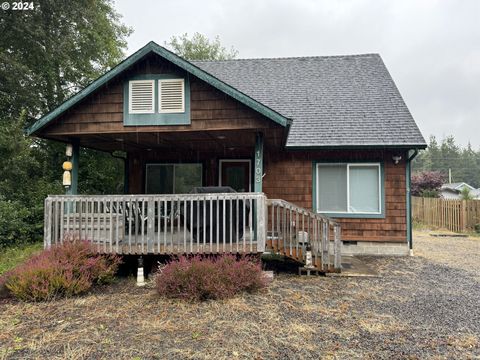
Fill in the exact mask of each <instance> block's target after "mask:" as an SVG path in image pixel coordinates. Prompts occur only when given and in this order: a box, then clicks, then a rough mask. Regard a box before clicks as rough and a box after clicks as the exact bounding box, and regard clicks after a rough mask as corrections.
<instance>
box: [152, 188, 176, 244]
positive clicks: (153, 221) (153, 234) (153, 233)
mask: <svg viewBox="0 0 480 360" xmlns="http://www.w3.org/2000/svg"><path fill="white" fill-rule="evenodd" d="M147 207H148V208H147V252H153V241H154V238H155V201H154V199H153V197H152V196H149V197H148V201H147ZM172 211H173V202H172ZM172 226H173V224H172Z"/></svg>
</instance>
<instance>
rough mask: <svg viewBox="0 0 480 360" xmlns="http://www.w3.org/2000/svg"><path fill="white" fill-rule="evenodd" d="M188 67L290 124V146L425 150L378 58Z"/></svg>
mask: <svg viewBox="0 0 480 360" xmlns="http://www.w3.org/2000/svg"><path fill="white" fill-rule="evenodd" d="M192 63H193V64H195V65H196V66H198V67H199V68H201V69H202V70H204V71H206V72H208V73H210V74H212V75H213V76H215V77H217V78H218V79H220V80H222V81H223V82H225V83H227V84H229V85H231V86H233V87H235V88H236V89H238V90H240V91H241V92H243V93H244V94H246V95H248V96H250V97H251V98H253V99H255V100H256V101H258V102H260V103H262V104H264V105H266V106H268V107H269V108H271V109H272V110H274V111H276V112H278V113H279V114H281V115H283V116H285V117H287V118H289V119H291V120H292V125H291V129H290V132H289V135H288V140H287V146H288V147H304V146H305V147H335V146H406V147H408V146H419V147H424V146H425V145H426V143H425V140H424V138H423V136H422V134H421V133H420V130H419V129H418V127H417V125H416V123H415V121H414V120H413V117H412V115H411V114H410V112H409V110H408V108H407V106H406V105H405V103H404V101H403V99H402V97H401V95H400V93H399V91H398V89H397V87H396V86H395V83H394V82H393V80H392V78H391V76H390V74H389V73H388V70H387V68H386V67H385V65H384V63H383V61H382V59H381V58H380V56H379V55H377V54H365V55H347V56H325V57H301V58H278V59H243V60H225V61H192Z"/></svg>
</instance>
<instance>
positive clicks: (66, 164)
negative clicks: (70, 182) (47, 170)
mask: <svg viewBox="0 0 480 360" xmlns="http://www.w3.org/2000/svg"><path fill="white" fill-rule="evenodd" d="M62 169H63V170H65V171H70V170H72V163H71V162H70V161H64V162H63V164H62Z"/></svg>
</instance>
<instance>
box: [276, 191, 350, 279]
mask: <svg viewBox="0 0 480 360" xmlns="http://www.w3.org/2000/svg"><path fill="white" fill-rule="evenodd" d="M267 219H268V224H267V241H266V251H268V252H270V253H273V254H278V255H283V256H285V257H288V258H290V259H293V260H295V261H298V262H299V263H300V264H303V265H305V263H306V248H307V246H308V245H310V248H311V253H312V267H313V269H315V271H320V272H324V273H325V272H339V271H340V269H341V240H340V225H339V224H338V223H337V222H335V221H333V220H332V219H330V218H328V217H325V216H322V215H320V214H317V213H314V212H312V211H310V210H307V209H304V208H301V207H299V206H297V205H295V204H292V203H290V202H287V201H285V200H280V199H267Z"/></svg>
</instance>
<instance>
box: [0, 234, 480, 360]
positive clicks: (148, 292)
mask: <svg viewBox="0 0 480 360" xmlns="http://www.w3.org/2000/svg"><path fill="white" fill-rule="evenodd" d="M415 252H416V256H415V257H405V258H391V257H385V258H374V257H370V258H367V259H366V261H367V262H368V264H369V266H371V267H372V268H374V269H375V270H376V271H377V272H378V273H379V274H380V277H378V278H345V277H335V278H333V277H327V278H325V277H311V278H306V277H301V278H299V277H297V276H293V275H286V274H285V275H280V276H278V277H276V279H275V281H274V282H273V283H272V284H271V286H270V287H269V289H268V290H266V291H265V292H263V293H260V294H252V295H244V296H242V297H238V298H235V299H232V300H228V301H224V302H207V303H203V304H186V303H181V302H175V301H167V300H163V299H159V298H158V297H156V295H155V293H154V291H153V290H152V289H138V288H136V287H135V286H134V283H133V280H132V279H125V280H122V281H120V282H119V283H118V284H116V285H114V286H111V287H109V288H105V289H102V290H101V291H98V292H96V293H93V294H89V295H87V296H84V297H81V298H77V299H67V300H61V301H57V302H52V303H43V304H24V303H17V302H12V301H7V302H4V303H0V314H1V315H0V359H1V358H2V357H4V358H12V359H13V358H49V359H63V358H69V359H82V358H119V359H165V358H178V359H183V358H198V359H203V358H214V359H222V358H225V359H227V358H228V359H231V358H255V359H272V358H276V359H294V358H311V359H318V358H325V359H355V358H367V359H377V358H385V359H391V358H402V359H403V358H408V359H428V358H431V359H443V358H451V359H463V358H480V310H479V307H480V305H479V304H480V286H479V285H480V239H462V238H433V237H429V236H428V235H427V234H426V233H424V234H420V233H419V234H416V236H415Z"/></svg>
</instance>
